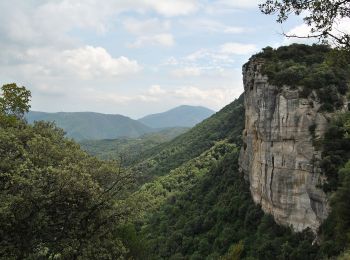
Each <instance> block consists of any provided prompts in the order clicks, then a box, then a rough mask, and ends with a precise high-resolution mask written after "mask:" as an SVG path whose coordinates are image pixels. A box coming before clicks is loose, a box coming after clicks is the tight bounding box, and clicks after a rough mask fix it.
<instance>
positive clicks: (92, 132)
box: [26, 111, 154, 140]
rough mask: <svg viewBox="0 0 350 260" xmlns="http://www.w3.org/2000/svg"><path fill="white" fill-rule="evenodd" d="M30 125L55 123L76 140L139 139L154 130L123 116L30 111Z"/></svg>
mask: <svg viewBox="0 0 350 260" xmlns="http://www.w3.org/2000/svg"><path fill="white" fill-rule="evenodd" d="M26 118H27V120H28V123H33V122H34V121H40V120H44V121H54V122H55V123H56V125H57V126H58V127H60V128H63V130H64V131H66V132H67V136H68V137H71V138H73V139H75V140H86V139H88V140H98V139H113V138H118V137H139V136H141V135H143V134H145V133H150V132H153V131H154V130H153V129H151V128H150V127H148V126H145V125H144V124H142V123H141V122H138V121H136V120H133V119H131V118H129V117H125V116H122V115H110V114H100V113H93V112H59V113H44V112H36V111H30V112H29V113H28V114H27V115H26Z"/></svg>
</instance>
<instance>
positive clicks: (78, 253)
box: [0, 84, 139, 259]
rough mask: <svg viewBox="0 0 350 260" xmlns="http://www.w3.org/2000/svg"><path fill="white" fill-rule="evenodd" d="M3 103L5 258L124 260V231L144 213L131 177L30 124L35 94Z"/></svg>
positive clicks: (55, 132) (22, 93)
mask: <svg viewBox="0 0 350 260" xmlns="http://www.w3.org/2000/svg"><path fill="white" fill-rule="evenodd" d="M2 93H3V94H2V97H0V258H1V259H119V258H120V257H123V256H126V255H127V252H128V248H127V247H126V246H125V245H126V240H125V238H124V237H123V234H122V233H121V232H120V230H121V229H122V226H123V224H124V223H125V222H128V221H131V220H132V219H133V217H135V216H136V215H137V214H138V212H139V206H137V205H138V202H135V203H134V202H133V201H131V200H127V198H128V194H129V192H130V190H131V188H132V187H133V185H134V180H133V177H132V176H131V175H129V174H127V173H126V172H124V171H123V170H122V169H121V167H120V165H119V164H118V162H116V161H108V162H106V161H100V160H98V159H96V158H95V157H92V156H89V155H87V154H86V153H85V152H83V151H82V150H80V148H79V145H78V144H76V143H74V142H73V141H71V140H69V139H67V138H65V137H64V132H63V131H62V129H59V128H57V127H56V126H55V125H53V124H52V123H47V122H46V123H45V122H37V123H35V124H34V125H29V124H27V123H26V122H25V121H24V120H23V115H24V113H25V112H27V111H28V109H29V104H28V102H29V99H30V92H29V91H27V90H26V89H25V88H24V87H21V88H20V87H17V86H16V85H15V84H9V85H4V86H3V87H2Z"/></svg>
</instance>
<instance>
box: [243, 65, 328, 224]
mask: <svg viewBox="0 0 350 260" xmlns="http://www.w3.org/2000/svg"><path fill="white" fill-rule="evenodd" d="M262 65H263V60H261V59H252V60H251V61H250V62H248V63H247V64H246V65H245V66H244V67H243V80H244V91H245V101H244V103H245V110H246V113H245V114H246V118H245V130H244V131H243V147H242V150H241V153H240V158H239V164H240V168H241V170H242V171H243V172H244V174H245V177H246V178H247V179H248V180H249V183H250V190H251V194H252V197H253V200H254V201H255V203H258V204H260V205H261V207H262V209H263V210H264V212H265V213H269V214H271V215H272V216H273V217H274V218H275V220H276V222H277V223H279V224H282V225H286V226H292V227H293V229H294V230H296V231H302V230H304V229H306V228H311V229H312V230H314V231H316V230H317V229H318V227H319V225H320V224H321V222H322V221H323V220H325V219H326V218H327V216H328V212H329V206H328V202H327V197H326V194H325V193H324V192H323V190H322V189H320V188H318V187H319V186H320V184H322V182H323V181H324V177H323V176H322V173H321V169H320V166H319V161H320V159H321V151H319V150H318V149H316V147H315V146H314V145H313V144H314V143H315V141H317V140H318V139H319V138H320V137H322V135H323V134H324V132H325V131H326V128H327V114H326V113H320V112H319V108H320V106H321V103H320V101H319V99H318V98H317V94H315V93H313V98H302V97H300V94H299V93H300V91H299V90H298V88H292V87H288V86H286V85H284V86H283V87H276V86H273V85H271V84H269V82H268V78H267V76H263V75H262V74H261V67H262ZM315 95H316V97H315Z"/></svg>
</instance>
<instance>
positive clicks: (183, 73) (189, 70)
mask: <svg viewBox="0 0 350 260" xmlns="http://www.w3.org/2000/svg"><path fill="white" fill-rule="evenodd" d="M172 75H174V76H175V77H178V78H183V77H197V76H200V75H201V69H200V68H198V67H185V68H179V69H175V70H173V71H172Z"/></svg>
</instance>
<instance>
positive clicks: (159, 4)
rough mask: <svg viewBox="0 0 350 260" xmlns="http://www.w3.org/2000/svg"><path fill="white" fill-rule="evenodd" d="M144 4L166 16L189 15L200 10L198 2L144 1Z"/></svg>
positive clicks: (177, 0)
mask: <svg viewBox="0 0 350 260" xmlns="http://www.w3.org/2000/svg"><path fill="white" fill-rule="evenodd" d="M142 2H144V4H145V5H146V6H149V7H150V8H152V9H154V10H155V11H156V12H158V13H159V14H162V15H164V16H178V15H188V14H191V13H194V12H195V11H197V9H198V2H197V1H196V0H176V1H174V0H144V1H141V3H142Z"/></svg>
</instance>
